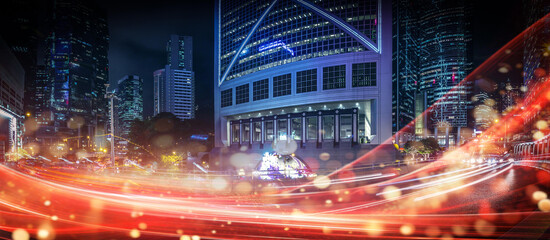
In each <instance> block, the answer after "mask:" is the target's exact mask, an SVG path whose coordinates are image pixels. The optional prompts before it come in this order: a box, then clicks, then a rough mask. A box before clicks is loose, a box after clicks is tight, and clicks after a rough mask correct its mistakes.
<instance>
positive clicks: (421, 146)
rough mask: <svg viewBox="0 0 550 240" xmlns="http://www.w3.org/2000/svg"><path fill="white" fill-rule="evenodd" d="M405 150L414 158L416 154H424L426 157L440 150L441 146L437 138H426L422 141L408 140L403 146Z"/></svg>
mask: <svg viewBox="0 0 550 240" xmlns="http://www.w3.org/2000/svg"><path fill="white" fill-rule="evenodd" d="M403 150H404V152H405V153H408V154H410V155H411V156H412V158H413V159H414V158H415V155H416V154H422V155H424V157H427V156H428V155H430V154H432V153H435V152H437V151H439V150H440V147H439V143H437V140H435V138H426V139H422V140H420V141H408V142H406V143H405V146H403Z"/></svg>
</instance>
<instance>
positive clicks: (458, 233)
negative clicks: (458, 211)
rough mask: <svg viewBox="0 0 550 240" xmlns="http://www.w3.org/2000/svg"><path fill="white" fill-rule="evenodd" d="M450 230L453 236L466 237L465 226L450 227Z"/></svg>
mask: <svg viewBox="0 0 550 240" xmlns="http://www.w3.org/2000/svg"><path fill="white" fill-rule="evenodd" d="M451 230H452V232H453V234H454V235H456V236H464V235H466V230H467V228H466V227H465V226H461V225H454V226H452V227H451Z"/></svg>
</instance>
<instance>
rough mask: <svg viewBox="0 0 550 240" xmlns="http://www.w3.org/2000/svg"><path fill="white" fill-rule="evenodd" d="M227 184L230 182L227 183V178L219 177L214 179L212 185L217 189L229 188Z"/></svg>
mask: <svg viewBox="0 0 550 240" xmlns="http://www.w3.org/2000/svg"><path fill="white" fill-rule="evenodd" d="M227 185H228V183H227V180H225V178H222V177H217V178H214V179H213V180H212V187H213V188H214V189H216V190H223V189H225V188H227Z"/></svg>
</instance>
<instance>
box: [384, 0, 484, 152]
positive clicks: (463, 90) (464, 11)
mask: <svg viewBox="0 0 550 240" xmlns="http://www.w3.org/2000/svg"><path fill="white" fill-rule="evenodd" d="M393 2H394V6H393V10H394V19H393V20H394V21H393V24H394V33H393V34H394V35H393V37H394V46H395V48H394V55H393V63H394V66H393V83H394V87H393V88H394V92H395V94H394V99H393V100H394V101H393V103H394V108H393V110H394V111H393V114H394V118H393V124H394V132H396V131H398V130H400V129H402V128H403V127H405V126H406V125H407V124H408V123H409V122H410V121H412V120H413V119H415V117H416V116H419V115H421V114H422V113H423V112H424V111H425V110H427V109H428V108H429V107H431V108H429V111H428V112H426V114H425V115H422V117H421V118H419V119H417V121H416V122H415V123H414V126H415V127H414V129H415V130H414V132H415V134H416V135H418V136H419V137H428V136H433V137H435V138H437V139H438V141H439V143H440V144H441V145H444V146H447V147H448V146H449V145H455V144H458V143H460V142H461V141H463V140H464V138H463V137H461V136H460V134H461V132H462V129H463V128H465V127H468V126H469V125H470V124H471V122H470V116H469V111H470V110H471V93H472V84H469V83H468V84H462V85H459V83H460V82H461V81H462V80H463V79H464V78H465V77H466V76H467V75H468V74H469V73H470V72H471V70H472V64H473V63H472V54H471V51H472V42H471V15H470V14H471V3H470V1H468V0H461V1H450V0H424V1H412V0H394V1H393ZM416 101H418V102H417V103H415V102H416ZM413 106H414V107H413ZM410 130H411V131H409V132H412V129H410ZM400 140H401V139H400Z"/></svg>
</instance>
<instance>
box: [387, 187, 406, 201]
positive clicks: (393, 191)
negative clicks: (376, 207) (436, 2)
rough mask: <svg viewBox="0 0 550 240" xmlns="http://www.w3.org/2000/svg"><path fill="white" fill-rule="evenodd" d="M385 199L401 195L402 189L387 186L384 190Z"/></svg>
mask: <svg viewBox="0 0 550 240" xmlns="http://www.w3.org/2000/svg"><path fill="white" fill-rule="evenodd" d="M382 193H383V196H384V198H385V199H387V200H390V199H394V198H398V197H400V196H401V190H400V189H399V188H397V187H396V186H387V187H385V188H384V190H383V191H382Z"/></svg>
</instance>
